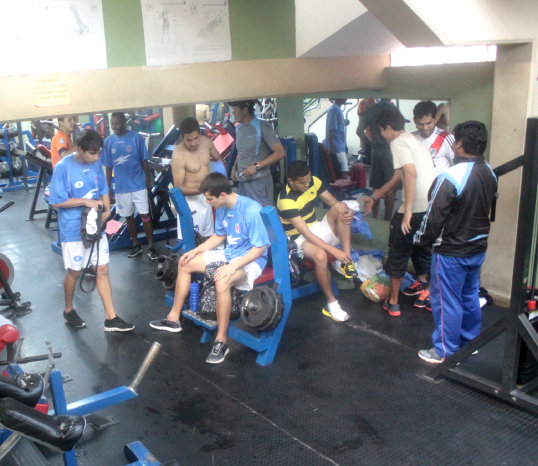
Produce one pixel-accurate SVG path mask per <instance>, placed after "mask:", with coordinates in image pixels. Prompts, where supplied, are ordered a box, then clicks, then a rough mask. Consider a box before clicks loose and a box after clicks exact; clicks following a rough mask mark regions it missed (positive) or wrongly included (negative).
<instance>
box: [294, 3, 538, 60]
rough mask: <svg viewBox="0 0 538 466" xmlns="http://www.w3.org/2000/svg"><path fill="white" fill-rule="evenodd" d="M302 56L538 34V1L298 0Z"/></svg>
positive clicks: (506, 40) (298, 37) (531, 37)
mask: <svg viewBox="0 0 538 466" xmlns="http://www.w3.org/2000/svg"><path fill="white" fill-rule="evenodd" d="M295 8H296V43H297V56H298V57H327V56H363V55H384V54H388V53H390V52H391V51H393V50H395V49H396V48H399V47H400V46H401V45H402V44H403V45H405V46H406V47H431V46H440V45H445V46H449V45H463V44H499V43H518V42H528V41H531V40H536V39H537V38H538V0H510V1H508V0H362V2H359V1H358V0H331V1H326V0H295Z"/></svg>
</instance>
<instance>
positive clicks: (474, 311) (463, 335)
mask: <svg viewBox="0 0 538 466" xmlns="http://www.w3.org/2000/svg"><path fill="white" fill-rule="evenodd" d="M485 257H486V253H485V252H483V253H480V254H476V255H474V256H470V257H452V256H445V255H441V254H437V253H435V252H434V253H433V257H432V264H431V280H430V302H431V306H432V314H433V321H434V324H435V330H434V332H433V334H432V340H433V345H434V347H435V349H436V351H437V353H438V354H439V356H441V357H443V358H447V357H449V356H451V355H452V354H454V353H455V352H456V351H458V349H459V348H460V347H461V346H464V345H465V344H466V343H468V342H469V341H471V340H472V339H474V338H476V337H477V336H478V334H479V333H480V323H481V313H480V302H479V300H478V288H479V285H480V268H481V266H482V263H483V262H484V259H485Z"/></svg>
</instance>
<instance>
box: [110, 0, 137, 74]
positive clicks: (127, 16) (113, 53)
mask: <svg viewBox="0 0 538 466" xmlns="http://www.w3.org/2000/svg"><path fill="white" fill-rule="evenodd" d="M103 19H104V24H105V39H106V52H107V65H108V67H109V68H114V67H121V66H144V65H145V64H146V51H145V48H144V27H143V25H142V10H141V6H140V0H103Z"/></svg>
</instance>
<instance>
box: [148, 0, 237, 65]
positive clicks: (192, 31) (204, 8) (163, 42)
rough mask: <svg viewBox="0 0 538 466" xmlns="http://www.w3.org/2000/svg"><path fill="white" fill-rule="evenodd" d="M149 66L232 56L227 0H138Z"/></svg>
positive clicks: (214, 59)
mask: <svg viewBox="0 0 538 466" xmlns="http://www.w3.org/2000/svg"><path fill="white" fill-rule="evenodd" d="M141 1H142V19H143V22H144V41H145V44H146V64H147V65H148V66H167V65H181V64H186V63H201V62H214V61H227V60H231V59H232V51H231V40H230V21H229V15H228V1H227V0H168V1H156V0H141Z"/></svg>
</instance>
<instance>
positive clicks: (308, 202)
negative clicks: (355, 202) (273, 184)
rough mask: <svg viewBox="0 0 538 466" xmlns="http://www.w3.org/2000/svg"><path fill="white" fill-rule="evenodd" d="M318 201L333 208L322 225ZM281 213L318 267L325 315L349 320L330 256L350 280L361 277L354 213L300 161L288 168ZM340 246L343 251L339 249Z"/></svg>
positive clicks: (287, 229) (287, 228)
mask: <svg viewBox="0 0 538 466" xmlns="http://www.w3.org/2000/svg"><path fill="white" fill-rule="evenodd" d="M317 199H321V200H322V201H323V202H324V203H325V204H327V205H328V206H329V207H330V208H329V211H328V212H327V214H326V215H325V217H323V220H322V221H321V222H318V221H317V218H316V212H315V204H316V200H317ZM277 211H278V215H279V217H280V221H281V222H282V226H283V227H284V231H285V232H286V235H287V236H288V237H291V238H292V239H294V240H295V242H296V243H297V246H298V247H299V248H301V249H302V250H303V252H304V256H305V257H306V258H307V259H308V260H310V261H312V262H313V263H314V271H315V273H316V279H317V281H318V283H319V285H320V287H321V289H322V291H323V293H324V294H325V297H326V298H327V306H326V307H324V308H323V310H322V312H323V314H324V315H326V316H328V317H331V318H332V319H334V320H336V321H339V322H344V321H346V320H348V319H349V314H348V313H347V312H345V311H344V310H343V309H342V308H341V307H340V305H339V304H338V301H337V300H336V298H335V296H334V294H333V292H332V289H331V277H330V272H329V267H328V261H327V253H329V254H332V255H333V256H334V257H335V258H336V259H337V260H339V261H340V263H341V267H340V270H341V271H342V273H343V274H344V275H345V276H346V278H354V277H356V276H357V272H356V270H355V266H354V265H353V261H352V260H351V221H352V220H353V211H352V210H351V209H350V208H349V207H347V206H346V204H344V203H343V202H339V201H338V200H337V199H336V198H335V197H334V196H333V195H332V194H331V193H330V192H329V191H327V188H326V187H325V185H324V184H323V182H322V181H321V180H320V179H319V178H316V177H315V176H312V175H311V174H310V170H309V168H308V165H307V164H306V163H305V162H303V161H300V160H298V161H296V162H293V163H291V164H290V166H289V167H288V182H287V184H286V186H284V188H282V191H281V192H280V194H279V196H278V201H277ZM338 244H340V245H341V246H342V249H338V248H336V247H335V246H336V245H338Z"/></svg>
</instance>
